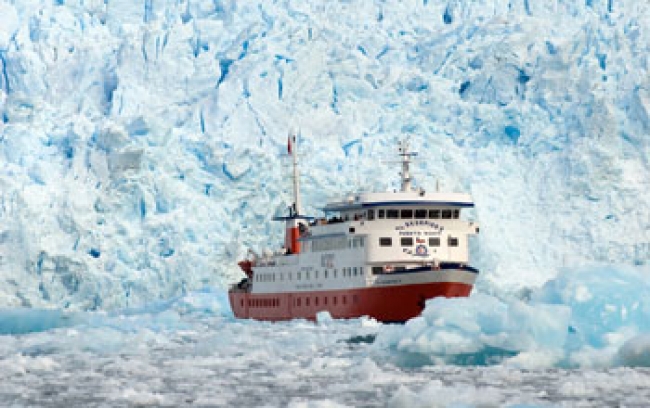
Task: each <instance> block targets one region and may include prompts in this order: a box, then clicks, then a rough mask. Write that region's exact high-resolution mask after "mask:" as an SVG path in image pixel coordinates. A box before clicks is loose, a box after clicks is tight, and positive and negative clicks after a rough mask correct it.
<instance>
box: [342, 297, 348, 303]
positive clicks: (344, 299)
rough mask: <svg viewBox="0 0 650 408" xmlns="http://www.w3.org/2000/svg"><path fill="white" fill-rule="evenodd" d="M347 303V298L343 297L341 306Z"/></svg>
mask: <svg viewBox="0 0 650 408" xmlns="http://www.w3.org/2000/svg"><path fill="white" fill-rule="evenodd" d="M347 303H348V298H347V297H346V296H343V304H344V305H345V304H347Z"/></svg>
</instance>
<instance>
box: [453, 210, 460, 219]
mask: <svg viewBox="0 0 650 408" xmlns="http://www.w3.org/2000/svg"><path fill="white" fill-rule="evenodd" d="M454 218H455V219H458V218H460V210H454Z"/></svg>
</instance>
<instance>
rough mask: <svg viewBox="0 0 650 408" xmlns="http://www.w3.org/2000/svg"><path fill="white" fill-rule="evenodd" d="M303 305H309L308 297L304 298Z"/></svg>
mask: <svg viewBox="0 0 650 408" xmlns="http://www.w3.org/2000/svg"><path fill="white" fill-rule="evenodd" d="M305 306H307V307H309V298H306V299H305Z"/></svg>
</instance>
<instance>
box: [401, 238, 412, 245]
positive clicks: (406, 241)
mask: <svg viewBox="0 0 650 408" xmlns="http://www.w3.org/2000/svg"><path fill="white" fill-rule="evenodd" d="M400 242H401V243H402V246H413V237H402V239H400Z"/></svg>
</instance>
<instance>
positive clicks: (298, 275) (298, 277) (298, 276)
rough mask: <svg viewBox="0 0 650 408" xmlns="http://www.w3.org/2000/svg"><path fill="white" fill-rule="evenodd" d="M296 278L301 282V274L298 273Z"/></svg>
mask: <svg viewBox="0 0 650 408" xmlns="http://www.w3.org/2000/svg"><path fill="white" fill-rule="evenodd" d="M296 276H297V279H298V280H300V278H301V276H300V272H298V273H296Z"/></svg>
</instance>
